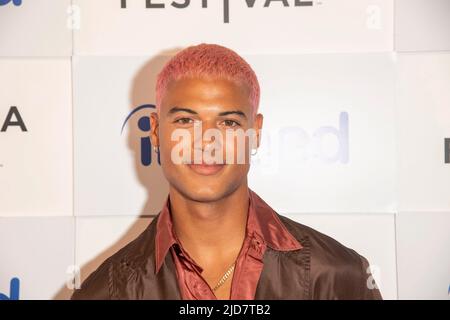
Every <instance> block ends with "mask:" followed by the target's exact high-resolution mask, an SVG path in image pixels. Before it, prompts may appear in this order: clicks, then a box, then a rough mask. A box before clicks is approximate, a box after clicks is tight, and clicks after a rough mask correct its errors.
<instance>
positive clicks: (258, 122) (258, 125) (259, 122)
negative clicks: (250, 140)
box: [254, 113, 264, 148]
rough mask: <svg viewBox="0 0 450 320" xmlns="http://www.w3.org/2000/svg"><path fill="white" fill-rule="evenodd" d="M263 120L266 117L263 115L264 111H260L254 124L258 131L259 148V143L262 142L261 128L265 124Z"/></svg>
mask: <svg viewBox="0 0 450 320" xmlns="http://www.w3.org/2000/svg"><path fill="white" fill-rule="evenodd" d="M263 120H264V117H263V115H262V113H258V114H257V115H256V116H255V125H254V129H255V131H256V137H257V145H256V146H257V148H259V145H260V143H261V130H262V126H263Z"/></svg>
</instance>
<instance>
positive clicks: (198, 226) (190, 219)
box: [170, 184, 249, 265]
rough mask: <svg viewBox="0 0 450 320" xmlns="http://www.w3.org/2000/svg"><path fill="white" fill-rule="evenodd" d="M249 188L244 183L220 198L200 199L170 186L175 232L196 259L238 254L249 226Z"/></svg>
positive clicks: (200, 262)
mask: <svg viewBox="0 0 450 320" xmlns="http://www.w3.org/2000/svg"><path fill="white" fill-rule="evenodd" d="M248 192H249V190H248V187H247V185H246V184H243V185H242V186H240V187H239V188H238V189H236V191H234V192H233V193H231V194H230V195H228V196H226V197H224V198H222V199H220V200H218V201H214V202H198V201H193V200H191V199H187V198H186V197H184V196H183V195H181V194H180V193H179V192H177V191H176V190H174V189H171V190H170V206H171V213H172V219H173V223H174V230H175V233H176V234H177V237H178V239H179V240H180V242H181V244H182V245H183V248H184V249H185V250H186V251H187V252H188V253H189V255H191V256H192V257H193V258H194V260H195V261H196V262H197V263H199V264H200V265H202V264H203V265H204V264H208V263H210V262H211V261H212V260H217V259H220V260H224V261H227V260H229V259H230V257H233V256H237V255H238V253H239V250H240V248H241V246H242V243H243V241H244V238H245V231H246V226H247V215H248V206H249V198H248V197H249V193H248Z"/></svg>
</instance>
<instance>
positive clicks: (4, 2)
mask: <svg viewBox="0 0 450 320" xmlns="http://www.w3.org/2000/svg"><path fill="white" fill-rule="evenodd" d="M11 1H12V3H13V4H14V5H15V6H20V5H21V4H22V0H0V6H4V5H7V4H8V3H10V2H11Z"/></svg>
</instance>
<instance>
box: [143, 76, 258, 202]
mask: <svg viewBox="0 0 450 320" xmlns="http://www.w3.org/2000/svg"><path fill="white" fill-rule="evenodd" d="M262 120H263V117H262V115H261V114H257V115H253V112H252V107H251V104H250V99H249V88H248V87H247V86H245V85H241V86H240V85H238V84H235V83H233V82H231V81H228V80H225V79H212V80H209V79H203V78H188V79H181V80H177V81H172V82H171V83H169V85H168V87H167V90H166V93H165V95H164V97H163V99H162V102H161V107H160V110H159V111H158V113H157V114H156V113H153V114H152V115H151V127H152V143H153V145H158V146H159V152H160V159H161V166H162V169H163V172H164V175H165V176H166V178H167V180H168V181H169V184H170V185H171V187H173V188H175V189H176V190H177V191H178V192H180V193H181V194H182V195H183V196H185V197H187V198H189V199H192V200H195V201H202V202H209V201H217V200H220V199H222V198H223V197H225V196H227V195H229V194H231V193H232V192H233V191H235V190H236V189H237V188H238V187H239V186H241V185H242V184H243V183H245V184H246V183H247V173H248V170H249V169H250V164H249V162H250V151H249V146H252V147H253V148H256V147H257V144H253V145H251V139H250V138H249V137H248V136H246V137H245V138H244V140H242V139H241V140H240V141H241V142H242V141H244V143H245V144H244V145H242V143H239V142H238V140H239V138H237V137H236V135H235V136H234V137H233V138H231V139H230V136H231V135H230V134H231V133H237V132H239V131H240V132H241V133H242V132H247V133H248V132H251V131H252V130H253V132H254V133H255V134H256V135H255V140H254V141H258V142H259V135H260V129H261V127H262ZM200 127H201V131H199V129H200ZM210 129H213V130H210ZM208 130H209V133H212V132H214V134H213V136H214V137H211V136H207V135H205V133H207V132H208ZM175 132H184V133H186V134H187V135H188V136H189V137H190V139H186V137H184V139H182V138H180V139H172V136H173V134H174V133H175ZM199 132H200V134H198V133H199ZM218 133H221V135H222V139H217V137H219V135H218ZM227 134H228V139H227V138H226V137H227ZM181 140H183V141H181ZM180 146H183V148H180ZM174 151H176V152H174ZM187 151H189V152H187ZM220 152H222V155H220ZM242 152H243V153H242ZM174 155H175V156H181V157H182V158H183V159H184V162H180V161H179V160H176V159H175V157H174ZM199 155H200V157H201V158H200V159H199V158H198V156H199ZM239 155H241V157H239ZM211 156H212V157H211ZM195 157H197V158H195ZM219 158H220V159H222V160H221V161H217V159H219ZM177 159H179V157H178V158H177ZM211 159H212V160H213V161H211ZM230 159H233V161H230ZM198 160H200V161H201V163H199V162H198ZM205 162H206V163H205ZM211 163H213V164H212V165H211Z"/></svg>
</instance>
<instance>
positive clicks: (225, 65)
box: [156, 43, 260, 115]
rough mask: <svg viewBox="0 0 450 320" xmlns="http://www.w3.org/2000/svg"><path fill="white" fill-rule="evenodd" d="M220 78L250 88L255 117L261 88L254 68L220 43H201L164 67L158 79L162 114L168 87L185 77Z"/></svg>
mask: <svg viewBox="0 0 450 320" xmlns="http://www.w3.org/2000/svg"><path fill="white" fill-rule="evenodd" d="M191 77H199V78H202V77H203V78H207V79H211V78H213V79H214V78H219V79H227V80H231V81H233V82H235V83H237V84H238V85H242V84H246V85H247V86H248V88H249V89H250V97H249V99H250V102H251V105H252V108H253V115H255V114H256V112H257V111H258V106H259V99H260V88H259V83H258V79H257V77H256V74H255V72H254V71H253V69H252V67H251V66H250V65H249V64H248V63H247V62H246V61H245V60H244V59H243V58H242V57H241V56H239V55H238V54H237V53H236V52H234V51H233V50H231V49H228V48H226V47H223V46H220V45H217V44H208V43H201V44H199V45H196V46H190V47H187V48H186V49H184V50H182V51H180V52H178V53H177V54H176V55H175V56H173V57H172V58H171V59H170V60H169V61H168V62H167V63H166V64H165V65H164V67H163V69H162V70H161V72H160V73H159V74H158V76H157V79H156V109H157V110H158V111H159V109H160V107H161V101H162V98H163V96H164V94H165V92H166V89H167V85H168V84H169V82H170V81H171V80H179V79H182V78H191Z"/></svg>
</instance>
